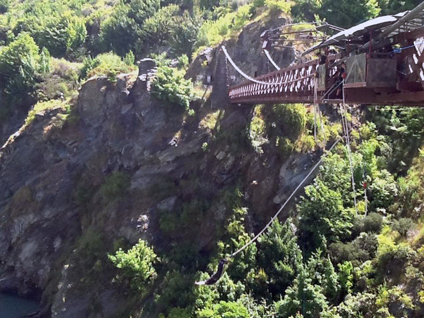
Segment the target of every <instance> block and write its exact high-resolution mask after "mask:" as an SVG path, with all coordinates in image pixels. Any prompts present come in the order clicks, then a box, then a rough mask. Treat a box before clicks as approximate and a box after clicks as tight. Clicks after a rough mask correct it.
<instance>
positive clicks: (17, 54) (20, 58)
mask: <svg viewBox="0 0 424 318" xmlns="http://www.w3.org/2000/svg"><path fill="white" fill-rule="evenodd" d="M38 52H39V48H38V46H37V44H35V41H34V39H33V38H32V37H31V36H30V35H29V34H28V33H25V32H24V33H21V34H19V35H18V36H17V37H16V39H15V40H14V41H13V42H12V43H10V44H9V45H8V46H5V47H3V48H2V49H1V50H0V78H1V83H2V86H3V87H2V88H3V92H4V94H5V95H6V96H9V97H12V98H15V100H16V98H18V99H20V100H22V99H24V98H25V97H26V96H27V95H28V94H29V93H30V92H31V91H32V90H33V89H34V85H35V83H36V74H37V72H38V71H39V60H40V55H39V53H38ZM43 64H44V63H43Z"/></svg>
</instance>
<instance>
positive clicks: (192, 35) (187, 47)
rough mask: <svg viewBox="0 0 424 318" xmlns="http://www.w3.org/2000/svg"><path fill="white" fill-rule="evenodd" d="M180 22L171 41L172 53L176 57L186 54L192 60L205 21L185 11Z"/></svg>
mask: <svg viewBox="0 0 424 318" xmlns="http://www.w3.org/2000/svg"><path fill="white" fill-rule="evenodd" d="M178 22H179V23H177V25H176V26H175V28H174V30H173V34H172V36H171V39H170V40H169V44H170V46H171V48H170V50H171V53H172V54H173V55H174V56H181V55H183V54H185V55H187V56H188V57H189V58H190V59H191V55H192V53H193V49H194V44H195V42H196V40H197V35H198V34H199V30H200V27H201V25H202V22H203V21H202V19H201V17H197V16H195V17H191V16H190V15H189V13H188V12H187V11H185V12H184V14H183V15H182V17H181V18H180V19H179V20H178Z"/></svg>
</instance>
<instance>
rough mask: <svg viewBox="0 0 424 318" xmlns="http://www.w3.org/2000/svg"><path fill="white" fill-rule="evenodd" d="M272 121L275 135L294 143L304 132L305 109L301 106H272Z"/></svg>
mask: <svg viewBox="0 0 424 318" xmlns="http://www.w3.org/2000/svg"><path fill="white" fill-rule="evenodd" d="M272 111H273V114H272V115H271V116H272V119H271V120H272V121H274V122H275V126H276V127H275V128H276V134H277V135H278V136H284V137H287V138H289V139H290V141H295V140H296V139H297V138H298V137H299V135H300V134H301V133H302V132H303V131H304V130H305V125H306V108H305V106H304V105H302V104H286V105H274V106H273V107H272Z"/></svg>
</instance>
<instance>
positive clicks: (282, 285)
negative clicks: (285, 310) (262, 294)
mask: <svg viewBox="0 0 424 318" xmlns="http://www.w3.org/2000/svg"><path fill="white" fill-rule="evenodd" d="M291 225H292V220H291V219H288V220H287V221H286V222H285V223H284V224H281V223H280V222H275V223H274V224H273V225H272V226H271V227H270V229H269V230H268V231H267V232H266V233H265V234H264V235H263V236H262V237H261V238H259V243H260V245H259V248H258V265H259V266H260V268H263V269H264V271H265V273H266V275H267V278H268V286H267V288H268V289H269V290H270V292H271V293H272V294H274V295H277V294H282V293H284V290H285V289H286V288H287V287H288V286H289V285H290V284H291V283H292V281H293V279H294V278H295V277H296V275H297V274H298V272H299V268H300V267H301V266H302V252H301V250H300V248H299V246H298V245H297V237H296V235H295V233H293V230H292V228H291Z"/></svg>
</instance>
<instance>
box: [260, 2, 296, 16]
mask: <svg viewBox="0 0 424 318" xmlns="http://www.w3.org/2000/svg"><path fill="white" fill-rule="evenodd" d="M291 5H292V4H291V3H290V2H288V1H285V0H265V6H267V7H268V9H269V11H270V13H271V14H278V13H280V12H284V13H288V12H289V11H290V8H291Z"/></svg>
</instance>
